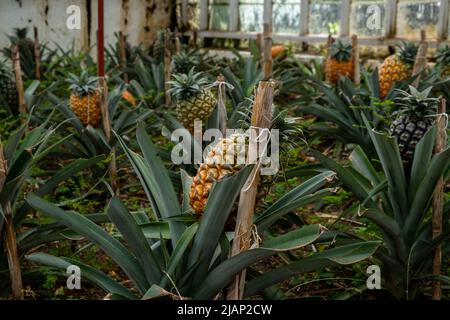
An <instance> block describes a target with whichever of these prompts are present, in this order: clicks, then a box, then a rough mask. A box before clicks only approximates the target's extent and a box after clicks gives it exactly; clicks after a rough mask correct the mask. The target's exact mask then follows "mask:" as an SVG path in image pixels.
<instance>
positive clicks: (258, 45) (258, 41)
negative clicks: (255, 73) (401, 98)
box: [255, 33, 263, 67]
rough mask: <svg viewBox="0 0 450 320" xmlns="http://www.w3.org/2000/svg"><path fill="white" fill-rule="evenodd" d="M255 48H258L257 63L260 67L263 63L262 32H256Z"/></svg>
mask: <svg viewBox="0 0 450 320" xmlns="http://www.w3.org/2000/svg"><path fill="white" fill-rule="evenodd" d="M255 41H256V48H257V49H258V57H257V59H258V61H259V65H260V66H261V67H262V65H263V45H262V43H263V35H262V33H258V34H257V35H256V40H255Z"/></svg>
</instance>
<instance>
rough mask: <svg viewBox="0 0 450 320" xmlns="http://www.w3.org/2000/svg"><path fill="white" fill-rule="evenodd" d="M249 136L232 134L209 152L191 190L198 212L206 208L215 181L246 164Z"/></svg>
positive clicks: (192, 205) (194, 206)
mask: <svg viewBox="0 0 450 320" xmlns="http://www.w3.org/2000/svg"><path fill="white" fill-rule="evenodd" d="M247 146H248V137H247V136H246V135H244V134H232V135H230V136H229V137H227V138H223V139H221V140H219V142H218V143H217V144H216V145H215V146H214V147H213V148H212V149H211V150H210V151H209V152H208V154H207V156H206V158H205V161H204V163H203V164H201V166H200V168H199V170H198V172H197V174H196V176H195V177H194V179H193V181H192V185H191V189H190V192H189V200H190V205H191V207H192V209H193V210H194V211H195V213H196V214H198V215H201V214H202V213H203V211H204V210H205V206H206V203H207V200H208V196H209V192H210V191H211V188H212V185H213V183H214V182H215V181H218V180H220V179H222V178H223V177H225V176H226V175H228V174H234V173H236V172H238V171H239V170H240V169H242V168H243V167H244V166H245V159H246V158H245V155H246V148H247Z"/></svg>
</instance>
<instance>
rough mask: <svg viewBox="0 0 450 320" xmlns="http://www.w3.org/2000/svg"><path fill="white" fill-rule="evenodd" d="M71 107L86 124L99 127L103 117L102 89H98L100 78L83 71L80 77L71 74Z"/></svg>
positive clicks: (69, 80)
mask: <svg viewBox="0 0 450 320" xmlns="http://www.w3.org/2000/svg"><path fill="white" fill-rule="evenodd" d="M67 81H68V82H69V83H70V90H71V91H72V94H71V95H70V107H71V108H72V110H73V112H74V113H75V114H76V115H77V117H78V118H79V119H80V121H81V122H82V123H83V124H84V125H86V126H87V125H91V126H93V127H98V125H99V124H100V120H101V118H102V113H101V109H100V105H99V102H100V91H99V89H98V78H97V77H90V76H89V74H88V73H87V72H86V71H83V72H82V73H81V75H80V76H79V77H78V76H76V75H74V74H69V79H68V80H67Z"/></svg>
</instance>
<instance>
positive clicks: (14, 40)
mask: <svg viewBox="0 0 450 320" xmlns="http://www.w3.org/2000/svg"><path fill="white" fill-rule="evenodd" d="M27 34H28V28H16V29H14V35H13V36H8V37H9V40H10V41H11V45H17V46H18V47H19V53H20V66H21V68H22V72H23V74H24V76H25V77H26V78H27V79H34V78H35V75H36V55H35V52H34V41H33V40H31V39H30V38H28V37H27ZM5 53H6V54H7V55H8V56H11V50H9V49H8V50H7V51H5Z"/></svg>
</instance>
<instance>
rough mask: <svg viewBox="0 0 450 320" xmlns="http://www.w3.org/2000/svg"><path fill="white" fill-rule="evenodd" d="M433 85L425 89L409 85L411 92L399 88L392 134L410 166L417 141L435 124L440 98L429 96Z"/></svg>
mask: <svg viewBox="0 0 450 320" xmlns="http://www.w3.org/2000/svg"><path fill="white" fill-rule="evenodd" d="M431 89H432V87H429V88H427V89H425V90H423V91H418V90H417V89H416V88H414V87H412V86H409V91H410V93H408V92H406V91H402V90H397V91H399V92H400V93H401V95H402V96H401V97H399V98H397V101H396V103H397V106H398V107H399V108H398V111H397V118H396V119H395V120H394V122H393V123H392V125H391V127H390V134H391V135H392V136H393V137H395V138H396V139H397V143H398V146H399V149H400V155H401V156H402V159H403V162H404V164H405V165H406V166H407V167H409V166H410V165H411V163H412V160H413V157H414V150H415V149H416V145H417V143H418V142H419V141H420V140H421V139H422V138H423V136H424V135H425V133H426V132H427V131H428V129H429V128H430V127H431V126H432V125H433V123H434V119H435V115H436V111H437V107H438V103H439V99H437V98H431V97H429V94H430V92H431Z"/></svg>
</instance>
